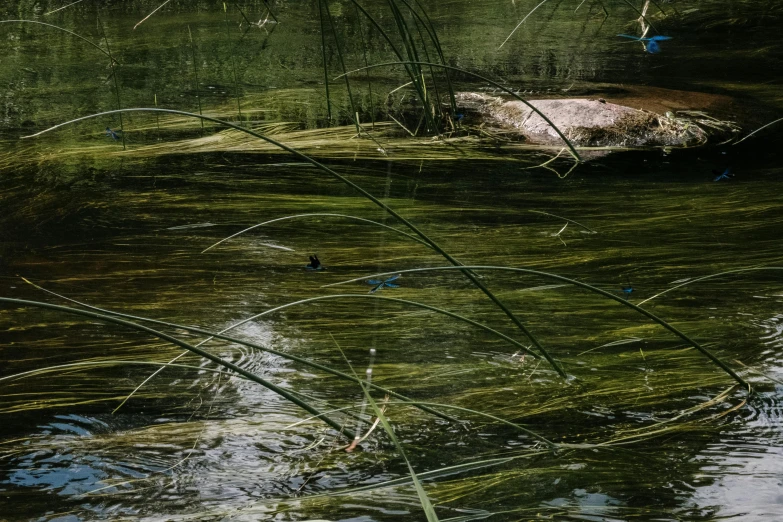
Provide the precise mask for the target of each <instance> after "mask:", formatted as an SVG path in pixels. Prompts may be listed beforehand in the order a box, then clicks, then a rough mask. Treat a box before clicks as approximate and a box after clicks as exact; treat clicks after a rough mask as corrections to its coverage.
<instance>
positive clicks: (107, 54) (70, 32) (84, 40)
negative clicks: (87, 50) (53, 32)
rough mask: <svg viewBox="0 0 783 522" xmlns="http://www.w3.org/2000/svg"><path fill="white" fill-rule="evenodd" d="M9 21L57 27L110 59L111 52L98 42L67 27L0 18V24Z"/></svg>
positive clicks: (9, 22)
mask: <svg viewBox="0 0 783 522" xmlns="http://www.w3.org/2000/svg"><path fill="white" fill-rule="evenodd" d="M11 23H24V24H38V25H43V26H46V27H51V28H53V29H57V30H58V31H62V32H64V33H68V34H70V35H71V36H75V37H76V38H78V39H79V40H81V41H83V42H86V43H88V44H90V45H91V46H92V47H95V48H96V49H98V50H99V51H100V52H102V53H103V54H105V55H106V57H107V58H109V59H110V60H112V57H111V54H109V53H108V52H106V51H104V50H103V49H102V48H101V46H99V45H98V44H96V43H95V42H93V41H91V40H88V39H87V38H85V37H84V36H81V35H79V34H76V33H74V32H73V31H69V30H68V29H65V28H63V27H59V26H57V25H53V24H47V23H46V22H38V21H36V20H0V24H11Z"/></svg>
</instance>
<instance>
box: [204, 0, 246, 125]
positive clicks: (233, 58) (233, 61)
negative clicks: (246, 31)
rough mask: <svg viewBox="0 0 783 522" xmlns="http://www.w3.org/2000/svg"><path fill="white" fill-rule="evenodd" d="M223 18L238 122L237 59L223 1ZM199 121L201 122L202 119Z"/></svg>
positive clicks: (239, 104) (240, 118) (240, 111)
mask: <svg viewBox="0 0 783 522" xmlns="http://www.w3.org/2000/svg"><path fill="white" fill-rule="evenodd" d="M223 20H224V22H225V26H226V45H227V47H228V49H229V52H230V53H231V70H232V71H233V74H234V94H235V96H236V99H237V113H238V115H239V122H240V123H241V122H242V104H241V103H240V101H239V79H238V78H237V60H236V56H234V51H235V48H234V47H233V46H232V45H231V32H230V31H229V30H228V7H226V3H225V2H223ZM202 117H203V116H202ZM201 121H202V122H203V121H204V120H201Z"/></svg>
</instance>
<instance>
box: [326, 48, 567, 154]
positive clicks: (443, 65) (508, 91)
mask: <svg viewBox="0 0 783 522" xmlns="http://www.w3.org/2000/svg"><path fill="white" fill-rule="evenodd" d="M407 63H410V62H386V63H376V64H373V65H370V66H368V67H360V68H358V69H354V70H353V71H349V72H348V74H353V73H355V72H360V71H363V70H365V69H372V68H376V67H389V66H391V65H405V64H407ZM416 63H417V64H419V65H430V66H433V67H441V68H443V69H449V70H452V71H457V72H460V73H462V74H467V75H468V76H472V77H474V78H476V79H479V80H481V81H484V82H487V83H489V84H490V85H492V86H493V87H496V88H498V89H500V90H501V91H503V92H505V93H506V94H509V95H510V96H512V97H514V98H515V99H517V100H518V101H521V102H522V103H524V104H525V105H527V106H528V107H529V108H530V109H531V110H532V111H533V112H535V113H536V114H538V115H539V116H540V117H541V118H542V119H543V120H544V121H545V122H547V123H548V124H549V125H550V126H551V127H552V128H553V129H554V130H555V132H556V133H557V135H558V136H560V139H562V140H563V141H564V142H565V144H566V145H567V146H568V148H569V150H570V151H571V154H572V155H573V156H574V158H576V160H577V161H580V162H581V161H582V157H581V156H580V155H579V153H578V152H577V151H576V148H575V147H574V144H573V143H571V141H570V140H569V139H568V138H566V137H565V134H563V133H562V131H561V130H560V129H558V128H557V126H556V125H555V124H554V123H552V120H550V119H549V118H547V117H546V115H544V113H543V112H541V111H539V110H538V109H536V108H535V107H534V106H533V105H531V104H530V103H529V102H528V101H527V100H525V99H523V98H521V97H520V96H519V95H518V94H516V93H515V92H514V91H512V90H511V89H508V88H507V87H503V86H502V85H500V84H499V83H497V82H495V81H492V80H490V79H489V78H487V77H485V76H481V75H480V74H476V73H473V72H470V71H467V70H465V69H461V68H459V67H453V66H451V65H445V64H440V63H430V62H416ZM338 78H339V77H338Z"/></svg>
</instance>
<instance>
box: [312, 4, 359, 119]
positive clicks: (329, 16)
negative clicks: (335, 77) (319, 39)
mask: <svg viewBox="0 0 783 522" xmlns="http://www.w3.org/2000/svg"><path fill="white" fill-rule="evenodd" d="M318 1H319V3H321V2H322V3H323V8H324V10H325V11H326V17H327V19H328V20H329V27H331V29H332V36H333V37H334V46H335V48H336V49H337V59H338V60H339V62H340V68H341V69H342V70H343V73H346V72H347V70H346V68H345V60H344V59H343V50H342V47H341V46H340V38H339V37H338V36H337V28H336V27H335V25H334V19H333V18H332V13H331V11H329V2H328V1H324V0H318ZM325 65H326V62H324V75H325V76H327V75H328V72H327V71H326V68H325ZM345 88H346V89H347V90H348V101H349V102H350V104H351V114H356V121H354V125H356V132H357V133H360V132H361V131H362V130H361V129H360V128H359V111H358V110H356V104H355V103H354V100H353V92H352V91H351V82H350V81H349V80H348V76H345Z"/></svg>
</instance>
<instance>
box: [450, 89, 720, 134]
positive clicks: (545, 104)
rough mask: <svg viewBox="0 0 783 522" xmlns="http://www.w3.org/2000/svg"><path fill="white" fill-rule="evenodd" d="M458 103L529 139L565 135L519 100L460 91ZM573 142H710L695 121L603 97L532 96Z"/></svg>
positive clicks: (537, 106)
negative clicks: (541, 97) (609, 101)
mask: <svg viewBox="0 0 783 522" xmlns="http://www.w3.org/2000/svg"><path fill="white" fill-rule="evenodd" d="M455 98H456V102H457V106H458V107H460V108H464V109H466V110H467V111H468V112H469V113H474V114H477V115H478V116H479V117H480V119H481V120H482V121H483V122H485V123H488V124H490V125H496V126H498V127H499V128H500V129H502V130H505V131H509V130H512V131H516V132H518V133H519V134H520V135H521V136H523V137H524V138H525V139H526V140H528V141H529V142H531V143H536V144H543V145H556V144H560V143H562V139H561V138H560V136H559V135H558V134H557V132H556V131H555V129H553V128H552V126H551V125H549V123H547V122H546V121H545V120H544V119H543V118H542V117H541V116H539V115H538V114H536V113H535V112H534V111H533V110H532V109H531V108H530V107H528V106H527V105H526V104H524V103H522V102H521V101H519V100H510V101H508V100H504V99H502V98H498V97H495V96H489V95H486V94H480V93H473V92H462V93H457V94H456V95H455ZM528 103H530V104H531V105H532V106H534V107H535V108H536V109H538V110H539V111H540V112H542V113H543V114H544V115H545V116H546V117H547V118H549V120H550V121H551V122H552V123H553V124H554V125H555V126H557V128H558V129H560V131H561V132H562V133H563V134H564V135H565V136H566V137H567V138H568V139H569V140H571V142H572V143H573V144H574V145H577V146H581V147H650V146H652V147H654V146H691V145H698V144H703V143H705V142H706V141H707V133H706V132H705V131H704V129H702V128H701V127H699V126H698V125H696V124H695V123H694V122H693V121H691V120H688V119H684V118H677V117H669V116H663V115H660V114H655V113H653V112H648V111H644V110H637V109H633V108H631V107H625V106H623V105H617V104H614V103H608V102H606V101H605V100H590V99H581V98H562V99H551V100H530V101H529V102H528Z"/></svg>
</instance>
